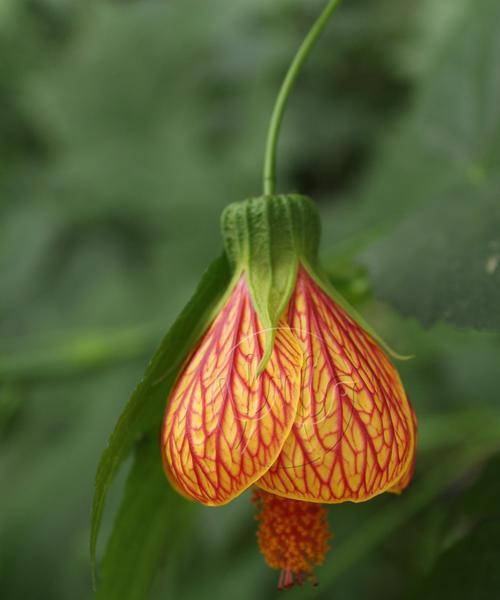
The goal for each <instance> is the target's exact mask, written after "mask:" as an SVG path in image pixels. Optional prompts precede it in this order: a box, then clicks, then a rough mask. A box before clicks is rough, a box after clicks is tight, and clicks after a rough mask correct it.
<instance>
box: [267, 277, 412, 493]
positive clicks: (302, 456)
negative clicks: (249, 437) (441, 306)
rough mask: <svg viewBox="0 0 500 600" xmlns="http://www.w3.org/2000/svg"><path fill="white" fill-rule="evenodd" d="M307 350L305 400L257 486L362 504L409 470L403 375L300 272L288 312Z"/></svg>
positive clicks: (409, 426)
mask: <svg viewBox="0 0 500 600" xmlns="http://www.w3.org/2000/svg"><path fill="white" fill-rule="evenodd" d="M289 323H290V326H291V328H292V331H293V332H294V334H295V335H296V336H297V337H298V339H299V340H300V342H301V344H302V349H303V352H304V366H303V375H302V394H301V401H300V404H299V407H298V409H297V417H296V420H295V423H294V425H293V428H292V431H291V433H290V436H289V437H288V439H287V440H286V442H285V445H284V447H283V450H282V452H281V454H280V455H279V457H278V460H277V461H276V463H275V464H274V465H273V466H272V467H271V468H270V469H269V471H268V472H267V473H266V474H265V475H264V476H263V477H262V478H261V479H260V480H259V481H258V482H257V485H259V486H260V487H261V488H262V489H264V490H266V491H268V492H271V493H274V494H278V495H281V496H285V497H287V498H295V499H298V500H308V501H316V502H324V503H335V502H342V501H344V500H352V501H354V502H360V501H363V500H367V499H369V498H371V497H372V496H375V495H377V494H380V493H381V492H384V491H387V490H389V489H390V488H391V487H392V486H394V485H396V484H397V483H398V482H399V481H400V480H401V478H402V477H403V475H404V474H405V473H407V472H408V469H409V468H410V463H411V460H412V457H413V455H414V447H415V427H414V425H413V422H412V412H411V407H410V404H409V402H408V399H407V398H406V395H405V392H404V390H403V387H402V384H401V381H400V379H399V376H398V374H397V372H396V370H395V368H394V367H393V365H392V364H391V362H390V361H389V359H388V358H387V356H386V355H385V354H384V352H383V351H382V350H381V348H380V347H379V346H378V345H377V344H376V342H375V341H374V340H373V339H372V338H371V336H370V335H368V334H367V333H366V332H365V331H364V330H363V329H362V328H361V327H360V326H359V325H358V324H357V323H356V322H355V321H353V319H352V318H351V317H350V316H349V315H348V314H347V313H346V312H345V311H344V310H343V309H342V308H341V307H340V306H339V305H338V304H337V303H335V302H334V301H333V300H332V299H331V298H330V297H329V296H328V295H327V294H326V293H325V292H324V291H323V290H322V289H321V288H320V286H319V285H318V284H317V283H316V282H315V281H314V280H313V279H312V278H311V277H310V275H309V274H308V273H307V272H306V271H305V270H304V269H303V268H301V269H300V272H299V276H298V279H297V285H296V288H295V291H294V295H293V296H292V299H291V301H290V306H289Z"/></svg>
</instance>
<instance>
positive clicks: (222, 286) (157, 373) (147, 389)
mask: <svg viewBox="0 0 500 600" xmlns="http://www.w3.org/2000/svg"><path fill="white" fill-rule="evenodd" d="M229 281H230V270H229V264H228V262H227V260H226V258H225V257H224V256H222V257H220V258H218V259H217V260H215V261H214V262H213V263H212V265H211V266H210V267H209V268H208V270H207V271H206V272H205V274H204V276H203V278H202V280H201V282H200V284H199V286H198V289H197V290H196V292H195V294H194V296H193V297H192V299H191V300H190V302H189V303H188V304H187V306H186V307H185V308H184V310H183V311H182V313H181V314H180V316H179V317H178V319H177V320H176V321H175V323H174V324H173V325H172V327H171V328H170V330H169V332H168V333H167V335H166V336H165V338H164V339H163V341H162V342H161V344H160V347H159V348H158V350H157V351H156V353H155V355H154V356H153V358H152V360H151V362H150V363H149V365H148V367H147V369H146V372H145V375H144V377H143V379H142V380H141V382H140V383H139V385H138V386H137V388H136V389H135V391H134V393H133V394H132V397H131V398H130V400H129V402H128V404H127V406H126V407H125V410H124V411H123V413H122V415H121V416H120V418H119V420H118V423H117V424H116V427H115V430H114V431H113V433H112V435H111V438H110V440H109V443H108V446H107V448H106V449H105V450H104V453H103V455H102V457H101V461H100V463H99V466H98V469H97V474H96V480H95V493H94V502H93V508H92V523H91V533H90V556H91V568H92V576H93V581H94V585H95V572H96V569H95V557H96V545H97V536H98V533H99V527H100V523H101V518H102V513H103V510H104V504H105V501H106V495H107V493H108V490H109V488H110V486H111V483H112V482H113V479H114V477H115V475H116V473H117V471H118V468H119V467H120V465H121V464H122V462H123V461H124V459H125V458H126V457H127V456H128V454H129V453H130V451H131V450H132V448H133V445H134V443H135V442H136V441H138V440H139V438H140V437H141V436H142V435H143V434H144V433H145V432H148V431H152V430H154V431H157V430H159V428H160V425H161V421H162V418H163V414H164V411H165V402H166V399H167V396H168V393H169V390H170V388H171V386H172V384H173V383H174V381H175V378H176V375H177V373H178V371H179V369H180V367H181V365H182V363H183V361H184V359H185V357H186V356H187V354H188V352H189V350H190V349H191V348H192V346H193V345H194V344H195V343H196V341H197V340H198V339H199V337H200V335H201V334H202V333H203V331H204V329H205V328H206V326H207V323H208V322H209V321H210V319H211V318H212V317H213V314H214V311H215V310H216V309H217V307H218V304H219V302H220V300H221V298H222V297H223V295H224V292H225V291H226V288H227V285H228V283H229ZM158 461H160V455H159V451H158Z"/></svg>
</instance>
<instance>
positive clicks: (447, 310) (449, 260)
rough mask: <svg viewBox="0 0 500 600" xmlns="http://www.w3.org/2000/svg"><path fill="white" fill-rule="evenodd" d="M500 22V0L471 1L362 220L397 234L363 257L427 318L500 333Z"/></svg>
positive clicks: (379, 280)
mask: <svg viewBox="0 0 500 600" xmlns="http://www.w3.org/2000/svg"><path fill="white" fill-rule="evenodd" d="M499 21H500V4H499V3H498V2H495V1H494V0H481V2H478V3H471V5H470V10H469V12H468V13H467V15H466V18H465V19H464V22H463V23H462V24H461V26H460V27H459V29H458V30H457V31H456V32H455V33H454V34H453V35H452V36H451V39H450V40H449V42H448V43H447V44H446V51H445V52H444V54H443V55H442V57H441V59H440V60H439V62H438V64H436V65H435V67H434V69H433V70H432V71H431V73H430V74H429V75H428V77H427V78H425V80H423V82H422V84H421V89H420V90H419V93H418V94H417V99H416V102H415V108H414V110H413V111H412V114H411V116H410V118H409V119H408V120H407V121H406V122H405V124H404V125H403V126H402V127H401V129H400V131H399V132H398V133H397V135H396V136H395V137H394V138H393V139H392V141H391V143H390V144H389V146H388V148H387V152H386V153H385V156H384V157H383V158H382V160H381V162H380V163H379V165H378V166H377V168H376V169H375V171H374V173H373V176H372V177H371V178H370V179H369V180H368V182H367V194H366V198H365V201H364V203H363V213H364V214H363V216H362V219H363V222H364V224H365V226H368V225H369V226H370V227H373V226H375V228H377V227H378V228H379V230H380V229H382V230H384V229H385V230H386V231H388V233H387V234H385V235H384V237H383V238H382V240H381V241H378V242H375V243H374V244H373V245H370V246H369V247H368V249H367V250H366V251H365V252H364V254H363V255H362V260H363V262H364V264H366V265H367V266H368V268H369V272H370V278H371V280H372V281H373V282H374V286H375V289H376V292H377V295H378V296H379V297H380V298H382V299H384V300H387V301H388V302H390V303H392V304H393V305H394V306H395V307H396V308H397V309H398V310H400V311H401V312H402V313H404V314H406V315H411V316H415V317H417V318H418V319H419V320H420V321H422V322H423V323H425V324H431V323H433V322H435V321H437V320H445V321H448V322H450V323H453V324H456V325H459V326H468V327H477V328H482V329H492V330H499V329H500V302H499V301H498V300H499V296H500V294H499V292H498V290H499V281H500V279H499V277H500V271H499V269H498V268H497V266H498V262H499V261H500V254H499V252H500V247H499V246H500V238H499V235H500V234H499V233H498V232H499V231H500V214H499V211H498V208H497V206H498V200H499V198H498V193H499V190H500V77H499V70H498V63H499V61H500V38H499V36H498V23H499ZM402 218H403V219H405V220H404V221H403V222H401V219H402ZM395 223H397V224H396V228H395V229H393V230H391V229H390V228H389V226H390V225H394V224H395Z"/></svg>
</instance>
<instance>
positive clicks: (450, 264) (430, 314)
mask: <svg viewBox="0 0 500 600" xmlns="http://www.w3.org/2000/svg"><path fill="white" fill-rule="evenodd" d="M362 261H363V263H364V264H365V265H366V266H367V267H368V269H369V272H370V276H371V279H372V280H373V282H374V287H375V293H376V295H377V296H379V297H381V298H383V299H384V300H387V301H389V302H390V303H391V304H392V305H393V306H395V307H396V308H397V309H398V310H399V311H400V312H401V313H402V314H405V315H408V316H416V317H417V318H418V319H419V320H420V321H421V322H422V323H424V324H425V325H430V324H432V323H434V322H435V321H437V320H443V321H448V322H450V323H453V324H457V325H460V326H467V327H474V328H477V329H487V330H497V331H500V197H499V195H498V194H496V193H494V192H491V191H490V190H487V189H482V188H479V189H474V188H472V187H469V188H464V189H463V190H461V191H460V192H458V191H457V192H455V193H453V195H452V196H451V197H448V198H447V199H446V201H443V202H440V203H433V204H431V205H429V206H426V207H425V208H422V209H420V210H418V211H417V212H416V213H415V214H412V215H411V216H410V217H409V218H408V219H406V220H405V221H404V222H403V223H402V224H400V225H399V226H398V227H396V228H395V229H394V230H393V232H392V233H391V234H390V235H389V236H387V237H385V238H384V239H382V240H381V241H379V242H378V243H376V244H375V245H373V246H371V247H370V248H369V249H368V250H367V251H366V252H364V253H363V255H362Z"/></svg>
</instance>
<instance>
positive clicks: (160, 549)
mask: <svg viewBox="0 0 500 600" xmlns="http://www.w3.org/2000/svg"><path fill="white" fill-rule="evenodd" d="M193 508H194V506H193V505H192V504H191V503H188V502H186V501H185V500H184V499H183V498H181V497H180V496H179V495H178V494H177V493H176V492H174V491H173V489H172V488H171V487H170V486H169V485H168V483H167V481H166V480H165V476H164V474H163V470H162V467H161V463H160V461H159V460H158V441H157V439H156V436H149V437H148V438H147V439H146V440H145V441H143V442H141V443H140V444H139V445H138V448H137V452H136V455H135V461H134V465H133V467H132V470H131V472H130V475H129V477H128V480H127V484H126V486H125V493H124V496H123V500H122V504H121V507H120V509H119V511H118V514H117V517H116V520H115V524H114V528H113V533H112V534H111V537H110V539H109V542H108V545H107V547H106V552H105V555H104V559H103V561H102V568H101V575H102V581H101V583H100V585H99V588H98V590H97V595H96V598H97V599H98V600H101V599H102V600H144V598H146V597H147V594H148V592H149V589H150V587H151V583H152V582H153V579H154V576H155V574H156V572H157V571H158V569H159V568H160V567H161V565H162V563H163V562H164V561H165V559H166V558H167V557H170V556H174V555H175V550H176V548H177V546H178V545H179V543H180V542H181V540H182V536H183V534H185V532H186V528H187V527H188V526H189V523H190V521H191V517H192V515H193V512H194V511H193Z"/></svg>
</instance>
